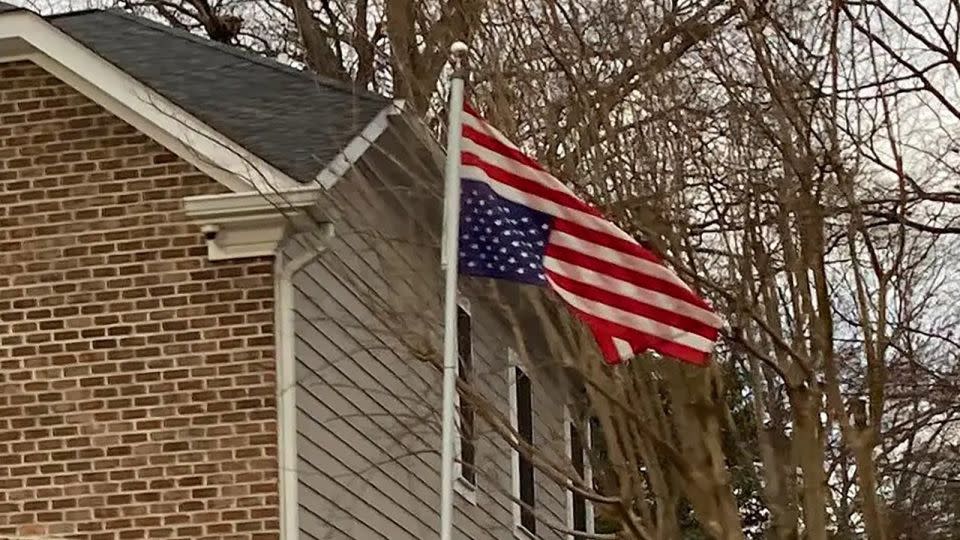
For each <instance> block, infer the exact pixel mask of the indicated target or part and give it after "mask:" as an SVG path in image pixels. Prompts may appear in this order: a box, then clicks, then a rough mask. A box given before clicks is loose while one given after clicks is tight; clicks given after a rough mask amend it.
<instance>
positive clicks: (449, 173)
mask: <svg viewBox="0 0 960 540" xmlns="http://www.w3.org/2000/svg"><path fill="white" fill-rule="evenodd" d="M466 53H467V45H466V44H465V43H462V42H460V41H458V42H456V43H454V44H453V45H451V46H450V60H451V63H452V64H453V74H452V75H451V76H450V102H449V107H450V110H449V123H448V130H447V165H446V169H445V171H444V177H445V188H444V200H443V203H444V204H443V209H444V212H443V239H442V241H443V246H442V249H441V255H440V265H441V267H442V268H443V272H444V276H445V288H444V295H443V296H444V309H443V436H442V442H441V445H442V446H441V452H440V459H441V468H440V540H451V539H452V538H453V536H452V534H453V496H454V495H453V460H454V456H453V453H454V449H455V447H454V435H455V431H456V423H455V421H454V420H455V419H454V415H455V413H456V411H455V408H456V407H455V404H454V397H455V396H456V391H457V270H458V264H457V263H458V260H459V257H458V240H459V235H460V231H459V229H460V136H461V131H462V118H461V114H462V111H463V79H464V76H465V73H464V72H465V71H466V65H465V64H466V62H465V57H466Z"/></svg>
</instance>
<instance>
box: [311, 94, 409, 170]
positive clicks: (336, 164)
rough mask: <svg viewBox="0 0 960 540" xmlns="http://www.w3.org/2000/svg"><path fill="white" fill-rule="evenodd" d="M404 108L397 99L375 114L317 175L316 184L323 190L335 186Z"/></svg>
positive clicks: (403, 104)
mask: <svg viewBox="0 0 960 540" xmlns="http://www.w3.org/2000/svg"><path fill="white" fill-rule="evenodd" d="M404 106H405V103H404V101H403V100H402V99H398V100H395V101H394V102H393V103H391V104H390V105H387V106H386V107H384V108H383V110H381V111H380V112H379V113H377V116H375V117H374V118H373V120H371V121H370V123H369V124H367V125H366V127H364V128H363V131H361V132H360V134H359V135H357V136H356V137H354V138H353V140H351V141H350V143H349V144H347V146H346V147H345V148H344V149H343V150H342V151H341V152H340V153H339V154H337V156H336V157H334V158H333V160H332V161H330V163H328V164H327V166H326V167H324V169H323V170H322V171H320V173H319V174H317V182H318V183H319V184H320V185H321V186H323V187H324V188H325V189H330V188H332V187H333V186H334V185H336V183H337V182H338V181H339V180H340V179H341V178H343V175H345V174H347V171H349V170H350V167H352V166H353V165H355V164H356V163H357V161H359V160H360V156H362V155H363V154H364V153H365V152H366V151H367V150H368V149H369V148H370V146H371V145H373V143H374V141H376V140H377V138H378V137H380V135H382V134H383V132H384V131H386V129H387V126H388V125H389V122H390V117H391V116H394V115H398V114H400V113H402V112H403V109H404Z"/></svg>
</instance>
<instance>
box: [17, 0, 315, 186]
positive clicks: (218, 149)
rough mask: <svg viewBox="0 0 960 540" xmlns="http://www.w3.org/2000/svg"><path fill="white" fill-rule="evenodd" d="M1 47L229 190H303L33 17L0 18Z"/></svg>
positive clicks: (23, 13)
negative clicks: (122, 121) (92, 102)
mask: <svg viewBox="0 0 960 540" xmlns="http://www.w3.org/2000/svg"><path fill="white" fill-rule="evenodd" d="M0 43H3V46H0V51H4V50H6V51H10V52H11V53H13V52H14V51H16V53H15V56H13V55H11V56H10V57H7V56H3V57H0V61H12V60H13V59H14V58H16V59H20V60H23V59H26V60H30V61H32V62H34V63H36V64H37V65H39V66H40V67H42V68H43V69H45V70H47V71H48V72H50V73H51V74H52V75H54V76H56V77H57V78H59V79H60V80H62V81H63V82H65V83H66V84H68V85H70V86H72V87H73V88H75V89H76V90H77V91H79V92H80V93H82V94H84V95H86V96H87V97H89V98H90V99H91V100H93V101H95V102H96V103H98V104H100V105H101V106H102V107H104V108H105V109H106V110H108V111H110V112H111V113H112V114H114V115H116V116H117V117H119V118H120V119H122V120H124V121H125V122H127V123H129V124H130V125H132V126H133V127H135V128H137V129H138V130H139V131H141V132H142V133H144V134H145V135H147V136H149V137H150V138H152V139H154V140H156V141H157V142H158V143H160V144H161V145H163V146H165V147H166V148H168V149H170V150H171V151H172V152H174V153H175V154H177V155H178V156H180V157H181V158H183V159H184V160H186V161H187V162H189V163H190V164H192V165H194V166H195V167H197V168H198V169H200V170H201V171H203V172H204V173H205V174H207V175H208V176H210V177H211V178H213V179H214V180H216V181H218V182H220V183H221V184H223V185H225V186H226V187H228V188H229V189H231V190H232V191H235V192H249V191H261V192H271V191H278V190H279V191H287V190H291V189H296V188H298V187H301V186H302V184H301V183H299V182H297V181H296V180H294V179H292V178H290V177H289V176H288V175H286V174H285V173H283V172H281V171H280V170H279V169H277V168H276V167H274V166H272V165H270V164H269V163H267V162H266V161H264V160H262V159H261V158H259V157H257V156H255V155H254V154H253V153H251V152H250V151H248V150H246V149H245V148H243V147H242V146H240V145H239V144H237V143H235V142H233V141H231V140H230V139H228V138H227V137H225V136H224V135H222V134H221V133H219V132H217V131H216V130H214V129H213V128H211V127H209V126H207V125H206V124H204V123H203V122H201V121H200V120H198V119H197V118H195V117H194V116H192V115H190V114H189V113H187V112H186V111H184V110H183V109H181V108H180V107H178V106H176V105H174V104H173V103H172V102H170V101H169V100H167V99H166V98H164V97H162V96H161V95H159V94H158V93H156V92H154V91H153V90H151V89H150V88H149V87H147V86H146V85H144V84H142V83H140V82H139V81H137V80H136V79H134V78H133V77H131V76H130V75H128V74H127V73H125V72H124V71H123V70H121V69H119V68H117V67H116V66H114V65H112V64H110V63H109V62H107V61H106V60H104V59H103V58H101V57H100V56H98V55H97V54H96V53H94V52H93V51H91V50H90V49H87V48H86V47H85V46H84V45H82V44H81V43H79V42H77V41H76V40H74V39H73V38H71V37H70V36H68V35H67V34H65V33H64V32H62V31H60V29H58V28H56V27H55V26H53V25H51V24H50V23H48V22H47V21H45V20H44V19H43V18H42V17H40V16H38V15H36V14H35V13H33V12H30V11H13V12H8V13H3V14H0ZM24 44H25V45H26V47H24V46H23V45H24Z"/></svg>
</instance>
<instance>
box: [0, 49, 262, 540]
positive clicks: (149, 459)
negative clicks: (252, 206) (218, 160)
mask: <svg viewBox="0 0 960 540" xmlns="http://www.w3.org/2000/svg"><path fill="white" fill-rule="evenodd" d="M0 160H2V161H3V165H4V167H3V168H2V170H0V182H3V189H2V190H0V208H4V209H6V210H5V213H4V214H3V218H2V219H3V227H4V228H3V236H2V237H0V240H2V242H0V252H2V253H4V256H5V260H4V261H2V262H3V264H0V335H2V339H0V348H2V355H0V358H2V360H0V380H4V381H5V382H7V383H12V384H14V385H16V389H17V391H16V392H10V393H4V394H2V396H3V397H2V399H3V401H2V402H0V467H2V469H3V470H2V474H0V495H2V496H3V497H5V498H3V499H2V502H0V524H3V525H2V526H0V535H2V534H6V533H8V532H11V533H14V534H23V535H28V534H29V535H33V534H37V535H41V534H42V535H62V536H64V537H69V538H73V537H83V538H89V539H93V540H97V539H104V540H107V539H109V540H116V539H117V538H168V537H178V538H203V537H229V538H247V539H253V538H263V539H266V538H270V539H271V540H273V539H276V538H277V531H278V518H279V516H278V511H277V502H276V499H277V486H276V481H275V478H276V461H275V457H274V456H276V453H277V452H276V431H275V430H276V427H275V426H276V409H275V405H274V399H273V395H274V393H275V388H274V386H273V382H272V381H273V380H274V377H273V376H272V374H270V370H271V369H272V365H273V363H272V361H270V358H271V357H272V355H273V350H272V348H273V335H272V332H273V329H272V320H273V314H272V311H271V310H272V298H273V287H272V280H271V272H272V271H273V266H272V261H271V260H270V259H268V258H256V259H249V260H242V261H236V262H231V261H226V262H217V263H215V264H214V263H211V262H210V261H208V260H207V258H206V254H207V252H206V247H205V242H204V241H203V238H202V235H201V234H200V231H199V228H198V227H197V226H196V225H195V224H193V223H191V222H190V221H189V219H188V218H187V217H186V215H185V214H184V212H183V206H182V204H183V203H182V200H181V199H182V197H183V196H185V195H187V194H190V195H203V194H217V193H226V192H227V190H226V188H224V187H222V186H221V185H219V184H218V183H216V182H215V181H213V180H211V179H209V178H207V177H205V176H204V175H203V174H202V173H200V172H199V171H197V170H196V169H194V168H193V167H192V166H190V165H189V164H188V163H186V162H185V161H184V160H182V159H181V158H180V157H178V156H176V155H174V154H172V153H171V152H169V151H167V150H165V149H164V148H163V147H161V146H160V145H158V144H156V143H155V142H153V141H151V140H150V139H149V138H147V137H146V136H144V135H142V134H140V133H137V131H136V130H135V129H134V128H132V127H131V126H129V125H127V124H125V123H123V122H122V121H121V120H119V119H118V118H116V117H114V116H112V115H111V114H109V113H108V112H106V111H105V110H103V109H102V108H101V107H100V106H98V105H96V104H94V103H92V102H91V101H89V100H88V99H87V98H85V97H84V96H82V95H81V94H79V93H78V92H76V91H75V90H73V89H72V88H70V87H68V86H67V85H65V84H63V83H61V82H60V81H58V80H57V79H56V78H54V77H51V76H49V75H47V74H46V73H45V72H43V71H42V70H41V69H40V68H38V67H37V66H35V65H33V64H31V63H28V62H15V63H8V64H3V65H0ZM14 261H15V262H14ZM264 372H266V373H267V374H270V376H262V374H263V373H264ZM8 529H9V530H8Z"/></svg>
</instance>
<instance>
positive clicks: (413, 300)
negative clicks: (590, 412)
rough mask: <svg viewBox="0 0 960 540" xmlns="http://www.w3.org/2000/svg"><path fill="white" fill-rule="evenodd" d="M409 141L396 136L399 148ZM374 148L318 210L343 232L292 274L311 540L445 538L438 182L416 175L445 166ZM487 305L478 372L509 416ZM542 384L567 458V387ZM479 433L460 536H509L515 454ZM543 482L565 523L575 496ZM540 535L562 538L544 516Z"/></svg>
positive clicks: (476, 313)
mask: <svg viewBox="0 0 960 540" xmlns="http://www.w3.org/2000/svg"><path fill="white" fill-rule="evenodd" d="M388 135H389V134H388ZM409 140H410V138H405V137H401V138H395V139H393V141H392V143H393V144H395V145H396V146H395V147H394V149H393V150H390V152H391V154H392V155H394V156H396V155H400V154H401V153H402V150H401V148H402V146H401V143H402V142H404V141H409ZM390 143H391V141H389V140H385V141H383V144H390ZM407 148H409V146H408V147H407ZM376 154H377V152H376V151H371V152H370V153H369V154H368V159H367V160H366V161H365V162H364V163H363V164H362V165H361V166H359V167H358V168H357V170H355V171H353V173H352V174H350V175H348V177H346V178H344V180H342V181H341V182H339V183H338V184H337V186H335V188H334V189H333V190H331V192H329V193H328V195H327V196H325V197H324V199H323V200H322V201H321V203H320V204H319V205H318V206H319V208H318V210H319V211H320V212H321V213H322V214H324V215H325V216H326V217H327V218H329V219H331V220H332V221H333V222H334V224H335V227H336V229H337V235H336V237H335V239H334V240H333V241H332V242H331V245H330V247H329V249H328V251H327V252H325V253H324V254H323V255H322V257H320V258H319V259H318V260H317V261H316V262H314V263H313V264H311V265H308V266H307V267H306V268H305V269H304V270H303V271H301V272H300V273H299V274H298V275H297V276H296V277H295V279H294V285H295V293H296V299H295V311H296V337H297V342H296V357H297V381H298V383H297V389H296V392H297V399H296V403H297V409H298V414H297V425H296V429H297V435H298V437H297V452H298V457H299V462H298V466H297V467H298V476H299V504H300V529H301V531H300V533H301V536H300V537H301V538H360V539H366V538H370V539H376V538H387V539H390V540H394V539H396V540H402V539H426V538H436V537H437V535H438V527H439V513H438V507H439V503H440V497H439V484H440V474H439V471H440V457H439V453H438V450H439V448H440V418H439V410H440V405H441V374H440V371H439V370H438V369H436V368H435V367H434V366H433V365H431V364H430V363H427V362H424V361H422V360H420V359H418V358H417V356H418V355H417V354H416V352H414V351H419V350H421V349H424V350H426V347H428V346H432V347H434V351H438V350H439V349H440V333H439V332H440V328H439V325H438V323H437V321H439V309H440V297H441V293H442V280H441V276H440V269H439V264H438V263H439V261H438V259H439V254H438V253H437V250H436V249H434V248H432V247H431V244H432V245H436V244H437V241H436V239H435V238H434V239H433V240H431V239H430V238H429V237H428V236H427V235H428V233H429V231H430V230H431V229H433V228H434V226H433V225H431V224H432V223H436V220H437V206H438V205H439V201H438V200H437V199H435V198H433V197H434V195H435V194H436V193H438V192H439V184H438V181H437V180H434V181H433V182H421V183H418V180H420V179H422V178H430V177H432V178H438V175H439V173H438V171H437V169H436V168H434V167H424V166H422V165H420V164H418V163H417V161H416V159H415V158H414V157H413V156H411V155H409V154H407V158H406V160H405V165H404V167H397V166H396V164H395V163H392V162H391V160H390V159H389V158H386V157H384V156H379V157H378V156H376ZM385 179H388V180H385ZM431 192H432V194H431ZM385 236H387V237H389V240H387V239H384V237H385ZM295 251H296V246H293V247H292V248H291V249H290V250H288V255H290V254H293V253H295ZM465 288H466V289H471V288H479V289H482V287H473V286H472V285H470V284H466V285H465ZM468 296H470V295H468ZM488 300H489V299H486V298H483V297H482V296H479V297H477V296H475V297H473V298H471V314H472V317H473V328H474V331H473V344H474V369H475V378H474V380H475V384H476V385H477V387H478V389H479V392H480V393H481V394H482V395H483V396H485V398H487V399H489V400H490V401H491V402H492V403H493V404H494V406H495V407H496V408H497V410H498V411H499V413H500V414H503V415H504V416H505V417H508V415H509V410H508V392H509V387H508V383H507V369H508V366H507V348H508V347H509V346H510V345H511V337H512V335H513V333H512V330H510V328H508V327H507V326H506V325H505V324H504V323H503V321H501V320H499V318H498V317H496V316H495V313H494V309H493V307H492V306H491V305H490V302H489V301H488ZM404 343H407V344H408V345H404ZM410 344H412V345H410ZM533 379H534V390H533V394H534V409H535V411H534V414H535V419H534V425H535V428H534V429H535V438H536V441H537V442H538V443H542V444H543V445H544V447H547V448H555V451H556V452H557V453H558V454H560V455H563V454H562V452H563V447H562V442H563V425H562V419H563V409H562V405H563V395H562V392H558V391H556V390H553V391H548V388H555V387H554V386H552V385H550V384H549V383H547V384H542V383H540V382H539V381H538V380H537V377H533ZM477 433H478V439H479V440H478V442H477V458H476V460H477V467H478V469H479V472H478V489H477V493H476V504H472V503H471V502H469V501H467V500H466V499H464V498H463V497H462V496H460V495H458V496H457V499H456V506H457V509H458V511H457V513H456V515H455V518H454V524H455V525H454V526H455V530H456V533H455V536H456V537H457V538H477V539H485V538H489V539H502V538H512V536H513V532H512V531H513V514H512V502H511V501H510V499H509V498H508V496H507V495H505V493H509V492H510V487H511V457H510V450H509V447H508V445H507V444H506V442H504V441H502V440H499V439H498V438H497V437H496V436H493V437H491V436H490V428H489V426H487V425H486V424H485V423H484V422H483V421H482V420H481V419H480V418H479V416H478V418H477ZM538 481H539V482H538V486H537V497H538V500H537V503H538V507H539V508H538V510H539V511H540V512H542V513H543V514H544V515H546V516H548V519H549V520H550V521H551V522H553V523H556V524H560V525H563V524H564V523H565V519H566V515H567V511H566V507H565V505H566V496H565V493H564V491H563V490H562V489H561V487H560V486H558V485H556V484H555V483H553V482H551V481H549V480H545V479H544V477H543V475H542V474H541V475H538ZM538 537H539V538H559V537H560V536H559V535H558V534H557V533H555V532H553V531H552V530H551V529H550V528H549V527H547V526H546V525H544V524H542V523H541V524H540V526H539V528H538Z"/></svg>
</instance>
